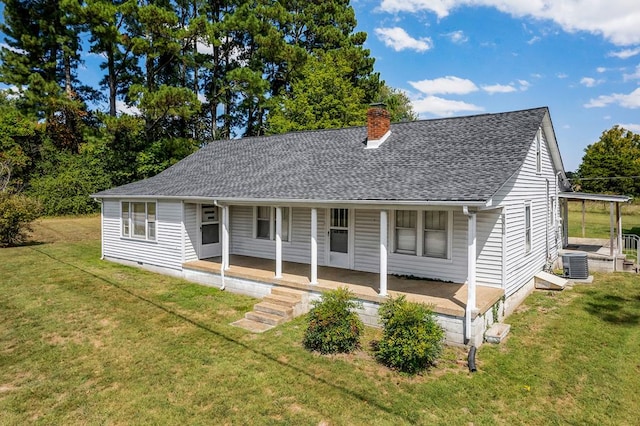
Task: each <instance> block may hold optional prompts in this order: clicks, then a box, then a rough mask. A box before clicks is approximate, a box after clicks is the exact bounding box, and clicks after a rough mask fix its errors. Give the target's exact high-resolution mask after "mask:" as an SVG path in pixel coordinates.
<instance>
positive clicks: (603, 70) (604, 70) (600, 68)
mask: <svg viewBox="0 0 640 426" xmlns="http://www.w3.org/2000/svg"><path fill="white" fill-rule="evenodd" d="M596 72H598V73H600V74H602V73H603V72H607V69H606V68H605V67H598V68H596Z"/></svg>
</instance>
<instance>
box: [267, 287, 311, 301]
mask: <svg viewBox="0 0 640 426" xmlns="http://www.w3.org/2000/svg"><path fill="white" fill-rule="evenodd" d="M303 294H305V293H304V292H303V291H300V290H295V289H293V288H287V287H279V286H274V287H272V288H271V295H272V296H276V295H279V296H286V297H291V298H294V299H296V301H297V302H300V301H301V300H302V295H303Z"/></svg>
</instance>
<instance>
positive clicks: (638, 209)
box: [569, 202, 640, 238]
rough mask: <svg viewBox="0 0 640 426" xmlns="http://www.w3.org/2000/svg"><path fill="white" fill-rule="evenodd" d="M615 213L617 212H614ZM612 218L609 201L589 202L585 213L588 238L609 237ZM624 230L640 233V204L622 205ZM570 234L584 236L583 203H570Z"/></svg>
mask: <svg viewBox="0 0 640 426" xmlns="http://www.w3.org/2000/svg"><path fill="white" fill-rule="evenodd" d="M614 214H615V213H614ZM610 227H611V218H610V213H609V204H608V203H595V202H593V203H587V204H586V215H585V237H586V238H609V230H610ZM622 232H623V233H624V234H637V235H640V205H636V204H623V205H622ZM569 236H570V237H582V204H581V203H577V202H573V203H570V204H569Z"/></svg>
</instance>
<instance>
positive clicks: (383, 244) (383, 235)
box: [380, 210, 388, 296]
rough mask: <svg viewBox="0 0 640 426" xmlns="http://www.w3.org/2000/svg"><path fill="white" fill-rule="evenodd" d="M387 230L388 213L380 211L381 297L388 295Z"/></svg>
mask: <svg viewBox="0 0 640 426" xmlns="http://www.w3.org/2000/svg"><path fill="white" fill-rule="evenodd" d="M387 229H388V213H387V211H386V210H380V296H386V295H387V243H388V241H387Z"/></svg>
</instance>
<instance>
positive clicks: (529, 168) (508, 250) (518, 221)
mask: <svg viewBox="0 0 640 426" xmlns="http://www.w3.org/2000/svg"><path fill="white" fill-rule="evenodd" d="M540 135H541V136H540V138H541V139H540V142H541V143H540V170H541V172H540V173H537V142H536V139H533V140H532V141H531V145H530V148H529V152H528V154H527V157H526V159H525V162H524V164H523V165H522V167H521V168H520V170H519V171H518V173H517V174H515V175H514V176H513V177H512V178H511V179H510V180H509V181H508V182H507V183H506V184H505V185H504V186H503V188H502V189H501V190H500V191H499V192H498V193H497V194H496V195H495V196H494V197H493V201H494V203H496V204H498V205H501V206H504V213H505V244H506V247H505V293H506V296H507V297H509V296H510V295H512V294H513V293H515V292H516V291H517V290H518V289H520V288H521V287H522V286H524V285H525V284H527V282H529V281H530V280H531V279H532V278H533V276H534V275H535V274H536V273H537V272H539V271H541V270H542V268H543V267H544V265H545V262H546V258H547V247H548V248H549V256H550V257H551V259H552V260H553V259H555V258H556V256H557V246H556V239H555V232H554V231H553V230H551V229H547V225H548V221H549V219H548V218H549V212H548V211H547V209H548V206H549V201H548V198H547V197H548V196H555V194H556V193H557V191H558V188H557V180H556V170H554V167H553V163H552V160H551V156H550V153H549V147H548V144H547V142H546V139H545V138H544V133H542V132H541V133H540ZM547 181H548V182H549V194H547ZM527 201H529V202H530V203H531V231H532V232H531V251H530V252H529V253H528V254H527V253H526V239H525V232H526V230H525V225H526V221H525V208H524V207H523V205H524V204H525V202H527ZM556 204H557V203H556ZM557 208H558V206H557V205H555V206H554V209H557ZM556 214H557V212H556ZM525 256H526V259H525Z"/></svg>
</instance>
